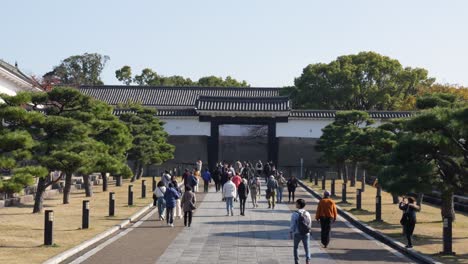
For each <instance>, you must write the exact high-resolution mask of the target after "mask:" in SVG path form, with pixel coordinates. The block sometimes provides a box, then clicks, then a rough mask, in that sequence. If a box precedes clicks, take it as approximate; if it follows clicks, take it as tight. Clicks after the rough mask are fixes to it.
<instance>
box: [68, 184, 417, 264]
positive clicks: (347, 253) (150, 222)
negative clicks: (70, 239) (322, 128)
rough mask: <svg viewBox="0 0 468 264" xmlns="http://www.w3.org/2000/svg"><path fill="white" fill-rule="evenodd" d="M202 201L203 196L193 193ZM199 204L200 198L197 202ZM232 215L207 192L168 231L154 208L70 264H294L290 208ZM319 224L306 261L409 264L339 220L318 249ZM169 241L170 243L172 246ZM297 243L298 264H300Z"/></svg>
mask: <svg viewBox="0 0 468 264" xmlns="http://www.w3.org/2000/svg"><path fill="white" fill-rule="evenodd" d="M198 196H200V198H201V197H203V194H198ZM297 198H305V199H306V201H307V207H306V209H308V210H309V211H310V213H311V214H312V215H313V214H315V211H314V210H315V208H316V206H317V203H316V201H315V200H314V199H313V198H312V196H311V195H310V194H308V193H306V192H305V191H304V190H303V189H302V188H298V191H297V193H296V199H297ZM200 200H201V199H200ZM234 206H235V208H234V216H225V215H226V209H225V203H224V202H222V201H221V194H220V193H216V192H214V189H213V188H211V189H210V192H209V193H207V194H205V195H204V197H203V201H202V202H201V203H200V204H198V206H197V207H198V208H197V210H196V212H195V214H194V217H193V223H192V226H191V227H190V228H186V227H183V226H181V225H183V223H181V220H177V221H176V227H175V228H170V227H167V226H166V225H165V224H164V223H162V222H160V221H158V220H156V219H155V218H156V214H154V215H153V213H154V212H155V211H154V210H153V211H152V212H151V213H149V214H148V215H147V217H146V218H147V219H143V221H141V222H139V223H137V224H135V225H134V226H133V227H129V229H128V230H127V231H128V233H125V234H122V235H121V236H120V237H118V238H117V239H116V240H115V241H112V242H109V244H108V245H106V246H102V245H100V246H99V245H97V246H96V247H95V248H99V247H102V249H99V250H98V251H97V252H96V253H94V254H92V255H91V256H89V257H86V258H83V257H82V258H78V259H75V261H72V262H73V263H134V264H137V263H138V264H139V263H163V264H175V263H178V264H181V263H226V264H227V263H243V264H250V263H252V264H253V263H281V264H283V263H285V264H287V263H294V261H293V252H292V240H290V239H289V238H288V236H289V221H290V217H291V213H292V211H291V210H293V209H294V207H293V204H286V203H281V204H277V205H276V207H275V209H274V210H271V209H267V207H268V205H267V203H266V201H265V198H264V196H262V197H261V199H260V203H259V207H258V208H255V209H252V204H251V203H250V198H249V199H248V200H247V204H246V208H247V209H246V216H240V215H239V203H238V202H237V203H234ZM318 226H319V224H318V223H317V222H314V225H313V227H314V231H313V233H312V239H311V255H312V261H311V263H325V264H326V263H370V262H372V263H411V261H410V260H408V259H407V258H405V257H403V256H401V255H399V254H398V253H395V252H392V250H390V249H389V248H388V247H386V246H384V245H382V244H380V243H379V242H376V241H374V240H372V239H369V237H366V235H363V234H362V233H361V232H360V231H359V230H356V229H355V228H353V227H352V226H350V225H349V224H348V223H347V222H345V221H344V220H343V219H339V221H337V223H336V224H335V225H334V226H333V228H332V230H333V231H332V241H331V243H330V245H329V248H326V249H323V248H321V247H320V246H319V244H318V242H317V240H316V239H317V238H319V236H320V233H319V232H320V231H319V227H318ZM171 241H172V242H171ZM301 246H302V244H301V245H300V247H299V248H300V251H299V254H300V258H301V261H300V263H305V259H304V250H303V248H302V247H301Z"/></svg>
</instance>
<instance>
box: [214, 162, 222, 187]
mask: <svg viewBox="0 0 468 264" xmlns="http://www.w3.org/2000/svg"><path fill="white" fill-rule="evenodd" d="M212 178H213V181H214V184H215V189H216V192H218V191H219V190H220V189H221V168H220V166H216V168H215V170H214V171H213V176H212Z"/></svg>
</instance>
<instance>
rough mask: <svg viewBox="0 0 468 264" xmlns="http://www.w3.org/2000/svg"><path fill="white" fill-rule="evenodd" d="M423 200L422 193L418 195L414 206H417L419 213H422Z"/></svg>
mask: <svg viewBox="0 0 468 264" xmlns="http://www.w3.org/2000/svg"><path fill="white" fill-rule="evenodd" d="M423 200H424V193H418V198H417V200H416V204H417V205H418V206H419V210H420V211H422V204H423Z"/></svg>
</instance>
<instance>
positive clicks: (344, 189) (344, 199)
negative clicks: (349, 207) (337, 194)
mask: <svg viewBox="0 0 468 264" xmlns="http://www.w3.org/2000/svg"><path fill="white" fill-rule="evenodd" d="M341 201H342V202H343V203H347V200H346V183H343V184H342V185H341Z"/></svg>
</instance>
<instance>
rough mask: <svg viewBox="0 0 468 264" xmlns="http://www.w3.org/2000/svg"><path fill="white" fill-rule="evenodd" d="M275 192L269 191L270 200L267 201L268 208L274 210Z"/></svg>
mask: <svg viewBox="0 0 468 264" xmlns="http://www.w3.org/2000/svg"><path fill="white" fill-rule="evenodd" d="M275 201H276V190H274V191H271V195H270V199H268V208H270V207H271V208H275Z"/></svg>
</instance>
